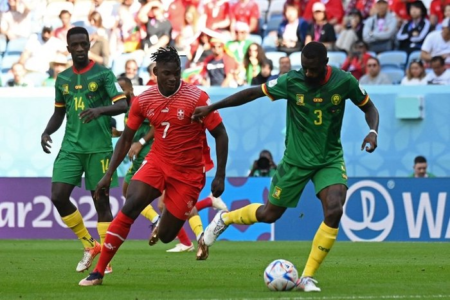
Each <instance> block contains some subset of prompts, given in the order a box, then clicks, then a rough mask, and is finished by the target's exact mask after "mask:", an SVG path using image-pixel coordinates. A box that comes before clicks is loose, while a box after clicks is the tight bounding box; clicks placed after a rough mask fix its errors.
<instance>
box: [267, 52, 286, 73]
mask: <svg viewBox="0 0 450 300" xmlns="http://www.w3.org/2000/svg"><path fill="white" fill-rule="evenodd" d="M285 56H287V55H286V53H284V52H279V51H273V52H266V57H267V58H268V59H270V60H271V61H272V63H273V69H274V70H279V69H280V57H285Z"/></svg>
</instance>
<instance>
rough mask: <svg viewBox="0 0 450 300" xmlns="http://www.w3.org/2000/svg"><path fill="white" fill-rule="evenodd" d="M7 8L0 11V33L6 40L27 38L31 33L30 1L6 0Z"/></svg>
mask: <svg viewBox="0 0 450 300" xmlns="http://www.w3.org/2000/svg"><path fill="white" fill-rule="evenodd" d="M8 5H9V10H8V11H6V12H3V13H0V33H3V34H4V35H6V37H7V38H8V40H14V39H17V38H28V37H29V36H30V35H31V32H32V31H31V30H32V28H31V14H30V12H31V10H32V9H33V7H32V6H31V3H30V1H26V0H25V1H24V0H8Z"/></svg>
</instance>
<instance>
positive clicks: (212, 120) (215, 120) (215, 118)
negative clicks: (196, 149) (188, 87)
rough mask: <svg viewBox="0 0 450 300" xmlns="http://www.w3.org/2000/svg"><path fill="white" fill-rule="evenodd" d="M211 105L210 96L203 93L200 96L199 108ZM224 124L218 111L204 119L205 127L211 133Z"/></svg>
mask: <svg viewBox="0 0 450 300" xmlns="http://www.w3.org/2000/svg"><path fill="white" fill-rule="evenodd" d="M210 104H211V100H210V99H209V96H208V94H207V93H205V92H202V93H201V95H200V98H199V99H198V102H197V106H207V105H210ZM220 123H222V117H221V116H220V114H219V112H218V111H217V110H216V111H214V112H213V113H211V114H209V115H207V116H206V118H204V119H203V124H204V125H205V127H206V129H208V130H209V131H211V130H213V129H214V128H216V127H217V125H219V124H220Z"/></svg>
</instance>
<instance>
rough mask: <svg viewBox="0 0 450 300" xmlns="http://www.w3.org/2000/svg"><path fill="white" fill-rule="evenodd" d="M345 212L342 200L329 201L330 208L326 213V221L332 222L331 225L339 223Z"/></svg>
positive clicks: (328, 207)
mask: <svg viewBox="0 0 450 300" xmlns="http://www.w3.org/2000/svg"><path fill="white" fill-rule="evenodd" d="M343 212H344V210H343V207H342V203H341V199H338V198H336V199H329V201H328V206H327V209H326V211H325V219H327V220H329V221H331V223H339V221H340V220H341V217H342V214H343Z"/></svg>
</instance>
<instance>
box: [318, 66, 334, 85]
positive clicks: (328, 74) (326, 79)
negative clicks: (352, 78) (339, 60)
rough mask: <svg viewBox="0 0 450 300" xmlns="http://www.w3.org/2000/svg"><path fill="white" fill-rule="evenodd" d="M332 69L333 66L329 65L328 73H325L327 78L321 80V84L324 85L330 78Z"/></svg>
mask: <svg viewBox="0 0 450 300" xmlns="http://www.w3.org/2000/svg"><path fill="white" fill-rule="evenodd" d="M332 70H333V69H332V68H331V66H327V75H325V78H324V79H323V80H322V81H321V82H320V85H324V84H325V83H327V82H328V80H330V77H331V71H332Z"/></svg>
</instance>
